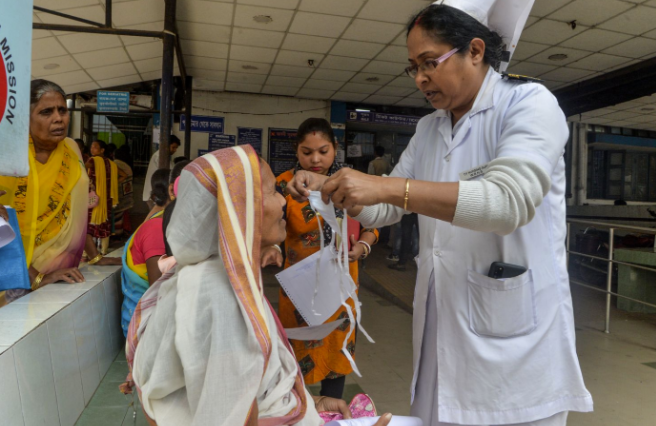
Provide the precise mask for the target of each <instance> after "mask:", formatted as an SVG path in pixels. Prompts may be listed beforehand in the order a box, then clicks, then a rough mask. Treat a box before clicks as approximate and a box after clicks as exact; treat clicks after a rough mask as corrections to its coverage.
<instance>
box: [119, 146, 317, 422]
mask: <svg viewBox="0 0 656 426" xmlns="http://www.w3.org/2000/svg"><path fill="white" fill-rule="evenodd" d="M259 161H260V160H259V157H258V156H257V154H256V153H255V151H254V150H253V149H252V148H251V147H250V146H240V147H235V148H228V149H223V150H219V151H215V152H213V153H210V154H207V155H205V156H203V157H201V158H198V159H196V160H195V161H194V162H193V163H191V164H190V165H189V166H187V167H186V168H185V170H184V171H183V172H182V175H181V180H180V185H179V186H180V192H179V199H178V203H177V206H176V209H175V210H174V212H173V215H172V218H171V222H170V223H169V226H168V228H167V232H166V236H167V240H168V243H169V245H170V247H171V250H172V252H173V255H174V257H175V259H176V261H177V266H176V267H175V269H173V270H171V272H169V273H167V274H165V275H164V276H163V277H162V278H161V279H160V280H158V282H157V283H155V284H154V285H153V286H151V287H150V289H149V290H148V291H147V292H146V293H145V294H144V296H143V297H142V299H141V301H140V302H139V304H138V305H137V308H136V310H135V313H134V315H133V317H132V321H131V323H130V328H129V331H128V341H127V344H126V356H127V358H128V363H129V364H130V365H131V371H132V376H133V378H134V383H135V385H136V388H137V391H138V392H139V395H140V399H141V401H142V405H143V408H144V410H145V411H146V414H147V415H148V416H150V417H151V418H153V419H154V420H155V421H156V422H157V424H158V425H160V426H165V425H169V424H170V425H180V424H185V425H205V424H218V425H230V426H233V425H245V424H246V422H247V421H248V419H249V417H250V414H251V409H252V407H253V401H256V402H257V405H258V411H259V414H258V417H259V425H260V426H278V425H288V424H297V425H303V426H305V425H308V426H309V425H312V426H315V425H316V426H318V425H320V424H322V421H321V419H320V418H319V417H318V415H317V413H316V410H315V408H314V404H309V405H308V404H307V399H308V394H307V391H306V390H305V388H304V385H303V380H302V377H301V375H300V373H299V368H298V365H297V364H296V362H295V359H294V356H293V354H292V352H291V348H290V347H289V344H288V342H287V339H286V337H285V334H284V330H283V328H282V327H281V326H280V325H279V323H278V321H277V317H276V316H275V313H274V312H273V311H272V309H271V307H270V305H269V304H268V302H267V300H266V299H265V297H264V295H263V290H262V277H261V270H260V267H259V260H260V235H261V231H262V216H263V196H262V178H261V174H260V164H259Z"/></svg>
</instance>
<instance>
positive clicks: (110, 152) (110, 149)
mask: <svg viewBox="0 0 656 426" xmlns="http://www.w3.org/2000/svg"><path fill="white" fill-rule="evenodd" d="M116 149H117V148H116V145H114V144H113V143H110V144H107V148H105V156H106V157H109V158H111V159H112V160H113V159H114V153H116Z"/></svg>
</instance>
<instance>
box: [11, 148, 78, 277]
mask: <svg viewBox="0 0 656 426" xmlns="http://www.w3.org/2000/svg"><path fill="white" fill-rule="evenodd" d="M29 143H30V149H29V162H30V172H29V175H28V176H24V177H3V176H0V190H5V191H7V194H6V195H4V196H2V197H0V203H1V204H6V205H10V206H12V207H14V208H15V209H16V213H17V215H18V223H19V226H20V230H21V236H22V238H23V246H24V248H25V257H26V260H27V266H28V267H29V266H33V267H34V268H35V269H36V270H38V271H39V272H42V273H49V272H53V271H56V270H59V269H63V268H71V267H76V266H78V265H79V263H80V260H81V258H82V251H83V249H84V241H85V234H86V228H87V219H86V217H87V205H88V193H89V178H88V177H87V173H86V170H85V168H84V164H83V163H82V161H81V158H82V155H81V154H80V152H79V148H78V146H77V144H76V143H75V141H74V140H72V139H70V138H66V139H64V140H63V141H61V142H59V145H57V148H56V149H55V150H54V151H53V152H52V153H51V154H50V157H49V158H48V161H47V162H46V163H45V164H41V163H39V162H38V161H36V157H35V151H34V143H33V142H32V139H31V138H30V142H29Z"/></svg>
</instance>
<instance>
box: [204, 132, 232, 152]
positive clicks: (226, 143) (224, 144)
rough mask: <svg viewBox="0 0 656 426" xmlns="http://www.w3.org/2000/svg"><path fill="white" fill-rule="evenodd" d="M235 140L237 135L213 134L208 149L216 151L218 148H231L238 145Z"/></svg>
mask: <svg viewBox="0 0 656 426" xmlns="http://www.w3.org/2000/svg"><path fill="white" fill-rule="evenodd" d="M235 141H236V138H235V135H218V134H211V135H210V141H209V143H208V145H207V149H209V150H210V151H216V150H217V149H223V148H231V147H233V146H235V145H236V142H235Z"/></svg>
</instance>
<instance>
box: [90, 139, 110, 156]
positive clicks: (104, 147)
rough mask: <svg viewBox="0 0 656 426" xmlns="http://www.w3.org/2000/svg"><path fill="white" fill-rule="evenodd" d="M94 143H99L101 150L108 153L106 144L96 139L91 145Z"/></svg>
mask: <svg viewBox="0 0 656 426" xmlns="http://www.w3.org/2000/svg"><path fill="white" fill-rule="evenodd" d="M94 142H95V143H97V144H98V145H99V146H100V149H104V150H105V151H107V143H105V142H103V141H101V140H98V139H95V140H94V141H93V142H91V144H93V143H94ZM105 153H106V152H105Z"/></svg>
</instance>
